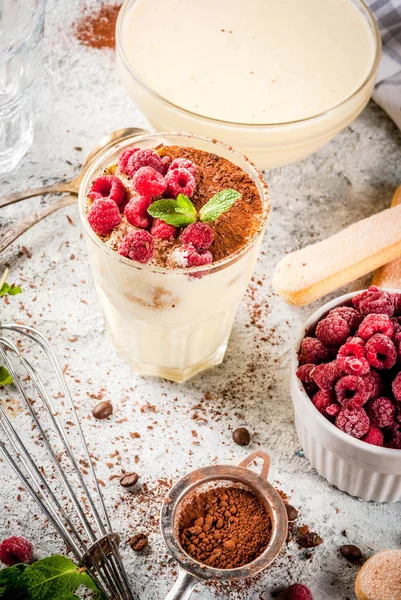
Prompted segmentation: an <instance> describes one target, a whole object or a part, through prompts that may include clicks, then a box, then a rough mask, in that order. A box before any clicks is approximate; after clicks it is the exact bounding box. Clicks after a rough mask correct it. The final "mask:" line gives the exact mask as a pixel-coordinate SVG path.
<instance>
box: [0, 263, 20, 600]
mask: <svg viewBox="0 0 401 600" xmlns="http://www.w3.org/2000/svg"><path fill="white" fill-rule="evenodd" d="M7 274H8V269H6V271H5V273H4V275H3V277H2V278H1V280H2V281H4V279H5V278H6V277H7ZM0 288H1V289H0V298H2V297H3V296H6V295H7V294H8V295H9V296H16V295H17V294H22V289H21V288H20V287H19V286H18V285H14V284H13V285H10V284H9V283H7V282H6V281H4V283H3V284H1V281H0ZM12 383H13V378H12V376H11V375H10V373H9V372H8V370H7V369H6V368H5V367H2V366H0V387H2V386H3V385H11V384H12ZM1 597H2V596H1V587H0V598H1Z"/></svg>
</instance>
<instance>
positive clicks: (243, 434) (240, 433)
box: [233, 427, 251, 446]
mask: <svg viewBox="0 0 401 600" xmlns="http://www.w3.org/2000/svg"><path fill="white" fill-rule="evenodd" d="M233 440H234V442H235V443H236V444H238V446H248V445H249V442H250V441H251V436H250V435H249V431H248V430H247V429H245V427H238V429H236V430H235V431H234V432H233Z"/></svg>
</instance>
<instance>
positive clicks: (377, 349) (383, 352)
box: [365, 333, 397, 369]
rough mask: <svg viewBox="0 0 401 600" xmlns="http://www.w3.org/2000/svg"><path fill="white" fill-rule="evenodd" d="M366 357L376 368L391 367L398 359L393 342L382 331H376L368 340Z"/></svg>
mask: <svg viewBox="0 0 401 600" xmlns="http://www.w3.org/2000/svg"><path fill="white" fill-rule="evenodd" d="M365 348H366V359H367V361H368V363H369V364H370V365H371V366H372V367H374V368H375V369H391V367H393V366H394V364H395V361H396V360H397V350H396V349H395V346H394V344H393V342H392V341H391V340H390V338H388V337H387V336H385V335H383V334H382V333H375V335H372V337H371V338H369V339H368V341H367V342H366V346H365Z"/></svg>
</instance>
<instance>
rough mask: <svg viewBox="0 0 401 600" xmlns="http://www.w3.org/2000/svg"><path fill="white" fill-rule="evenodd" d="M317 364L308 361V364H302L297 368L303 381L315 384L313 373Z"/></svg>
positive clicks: (299, 377) (298, 375)
mask: <svg viewBox="0 0 401 600" xmlns="http://www.w3.org/2000/svg"><path fill="white" fill-rule="evenodd" d="M315 367H316V365H313V364H312V363H307V364H306V365H301V366H300V367H299V368H298V370H297V373H296V375H297V377H298V379H299V380H300V381H302V383H306V384H313V386H314V381H313V379H312V373H313V370H314V369H315Z"/></svg>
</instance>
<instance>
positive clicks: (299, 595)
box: [283, 583, 313, 600]
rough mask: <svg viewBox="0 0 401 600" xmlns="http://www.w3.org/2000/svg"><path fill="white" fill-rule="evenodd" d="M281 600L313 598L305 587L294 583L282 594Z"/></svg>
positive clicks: (309, 599)
mask: <svg viewBox="0 0 401 600" xmlns="http://www.w3.org/2000/svg"><path fill="white" fill-rule="evenodd" d="M283 600H313V596H312V594H311V592H310V590H309V589H308V588H307V587H306V585H302V583H294V584H293V585H290V587H289V588H288V589H287V590H286V591H285V592H284V597H283Z"/></svg>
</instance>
